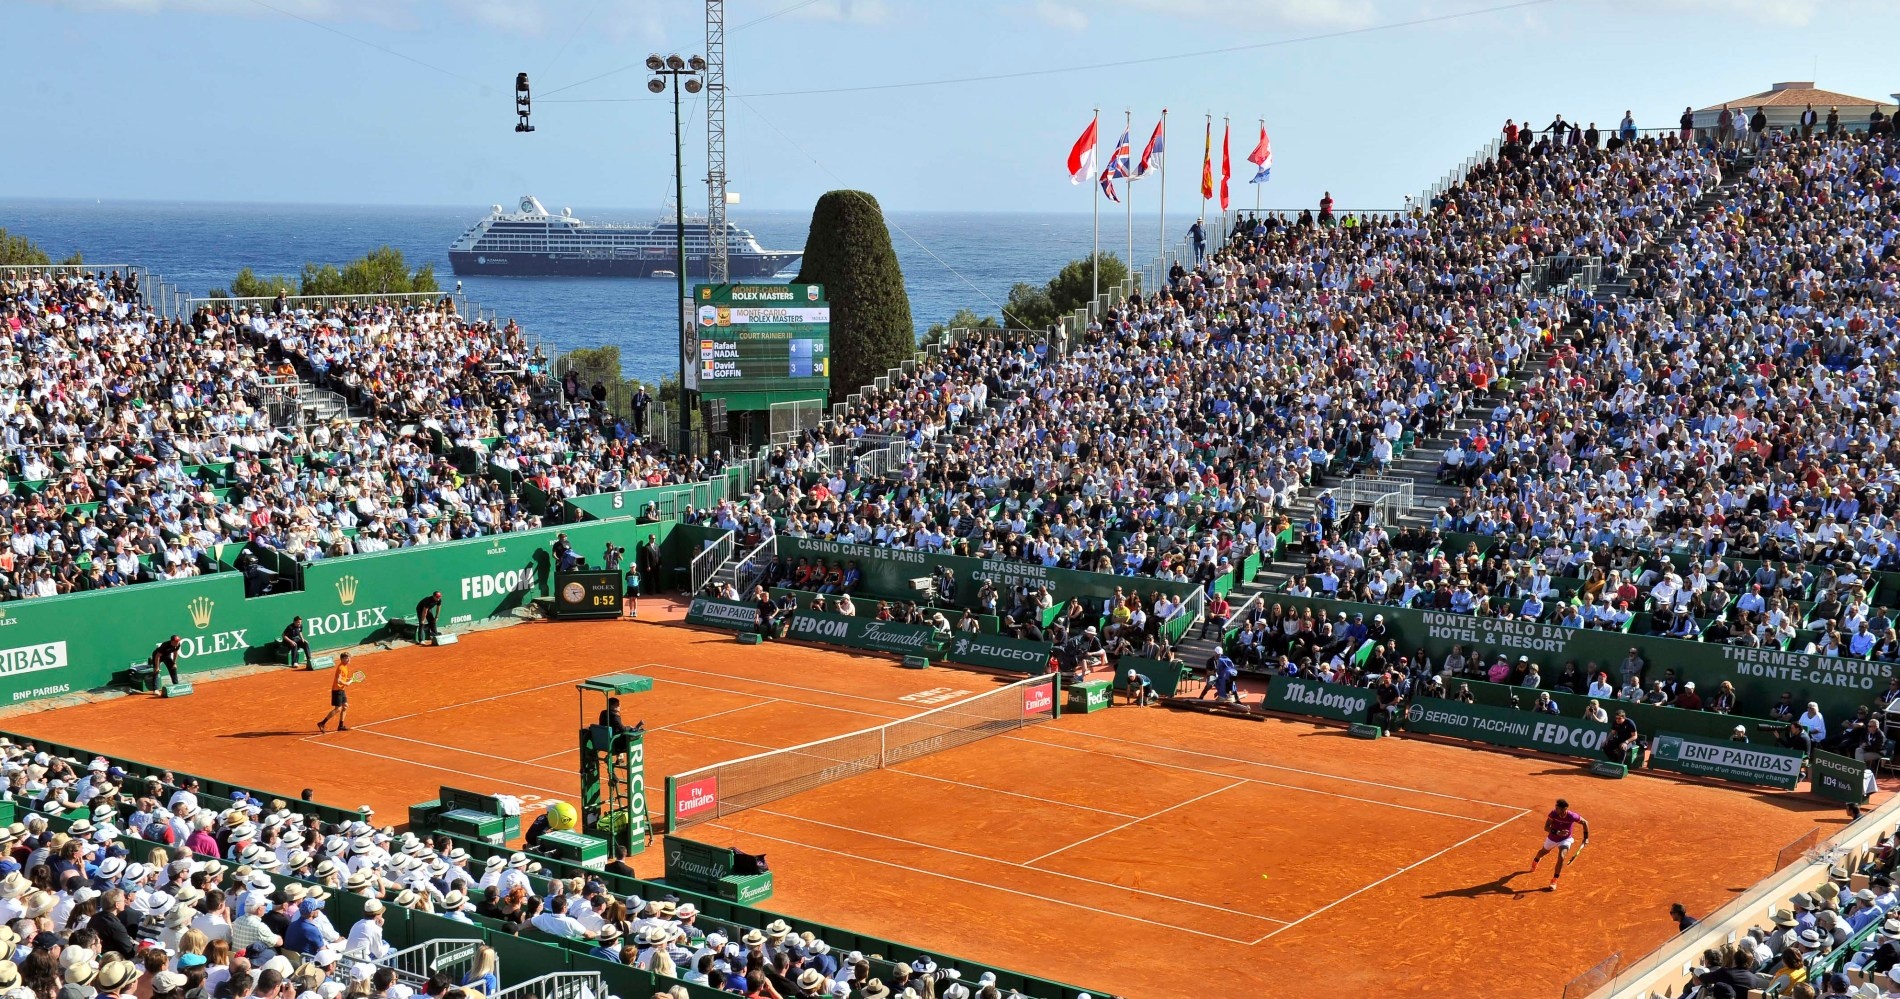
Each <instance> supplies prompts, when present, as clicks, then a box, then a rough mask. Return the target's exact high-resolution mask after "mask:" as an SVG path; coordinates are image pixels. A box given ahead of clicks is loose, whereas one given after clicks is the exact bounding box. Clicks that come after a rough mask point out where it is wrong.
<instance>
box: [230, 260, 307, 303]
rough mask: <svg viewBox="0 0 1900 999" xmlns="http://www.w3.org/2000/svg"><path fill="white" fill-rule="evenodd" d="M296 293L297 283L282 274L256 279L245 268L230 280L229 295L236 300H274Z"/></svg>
mask: <svg viewBox="0 0 1900 999" xmlns="http://www.w3.org/2000/svg"><path fill="white" fill-rule="evenodd" d="M296 293H297V282H296V281H295V280H293V279H292V278H289V277H286V276H285V275H282V274H273V275H271V276H270V277H258V276H257V275H256V274H253V273H252V272H251V269H250V268H249V267H246V268H244V269H243V270H241V271H238V273H237V277H234V278H232V279H231V294H232V295H233V296H235V297H237V298H276V297H277V296H278V295H295V294H296Z"/></svg>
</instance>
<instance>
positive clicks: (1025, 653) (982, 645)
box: [943, 634, 1055, 674]
mask: <svg viewBox="0 0 1900 999" xmlns="http://www.w3.org/2000/svg"><path fill="white" fill-rule="evenodd" d="M1054 647H1055V646H1054V645H1052V644H1051V643H1049V642H1029V641H1024V640H1023V639H1020V638H1010V637H1009V636H1007V635H968V634H958V635H956V636H955V637H953V638H951V639H950V641H949V642H947V643H945V644H944V647H943V656H944V658H945V659H948V660H950V661H951V662H959V663H966V664H968V665H971V666H987V667H989V668H990V669H1005V670H1009V671H1010V672H1012V673H1031V674H1035V673H1047V672H1049V670H1050V666H1049V656H1050V654H1051V650H1052V649H1053V648H1054Z"/></svg>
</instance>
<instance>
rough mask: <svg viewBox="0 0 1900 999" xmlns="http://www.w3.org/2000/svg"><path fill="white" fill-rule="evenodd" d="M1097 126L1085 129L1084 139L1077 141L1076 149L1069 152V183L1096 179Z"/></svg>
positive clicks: (1091, 123)
mask: <svg viewBox="0 0 1900 999" xmlns="http://www.w3.org/2000/svg"><path fill="white" fill-rule="evenodd" d="M1095 125H1096V123H1095V122H1094V121H1091V122H1089V127H1088V128H1086V129H1083V131H1082V137H1081V138H1079V139H1077V140H1075V146H1074V148H1071V149H1070V150H1069V183H1071V184H1081V183H1086V182H1087V181H1089V180H1092V179H1094V177H1095Z"/></svg>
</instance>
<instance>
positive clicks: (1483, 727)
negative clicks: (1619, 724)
mask: <svg viewBox="0 0 1900 999" xmlns="http://www.w3.org/2000/svg"><path fill="white" fill-rule="evenodd" d="M1405 730H1406V731H1408V732H1417V733H1420V734H1423V735H1449V736H1453V737H1456V738H1459V739H1470V740H1472V741H1474V742H1488V743H1490V744H1492V745H1494V746H1509V747H1510V748H1512V749H1534V750H1537V751H1538V752H1542V753H1556V754H1557V755H1559V756H1578V757H1600V756H1602V755H1603V744H1604V742H1606V741H1607V740H1608V739H1609V737H1610V726H1608V725H1603V724H1599V723H1597V722H1586V721H1579V720H1577V719H1574V718H1565V717H1563V716H1561V715H1547V714H1541V713H1537V712H1532V711H1519V710H1515V709H1512V708H1493V707H1488V706H1486V705H1483V704H1464V703H1461V702H1458V701H1440V700H1422V701H1413V702H1412V703H1411V704H1410V705H1409V706H1408V707H1407V708H1406V709H1405Z"/></svg>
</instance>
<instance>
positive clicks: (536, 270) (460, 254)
mask: <svg viewBox="0 0 1900 999" xmlns="http://www.w3.org/2000/svg"><path fill="white" fill-rule="evenodd" d="M520 207H521V210H520V211H518V212H504V211H502V209H501V206H500V205H495V206H494V207H492V208H491V209H489V212H488V217H487V218H485V219H482V220H481V221H479V222H477V223H475V224H474V225H473V226H471V227H469V230H468V231H467V232H465V233H463V234H462V235H461V236H460V237H459V238H457V239H456V240H455V242H453V243H451V244H449V266H450V267H452V268H453V269H454V270H455V273H457V274H460V275H473V274H499V275H518V276H523V277H531V276H537V275H561V276H563V277H655V276H663V277H671V276H673V275H674V274H675V273H676V272H677V269H678V266H679V265H678V261H677V259H676V257H677V254H678V247H677V246H676V245H675V242H676V241H675V231H674V227H673V221H672V220H671V219H665V220H662V221H659V222H655V223H653V224H652V225H636V224H629V223H598V222H583V221H581V220H580V219H577V218H575V217H574V213H573V212H572V211H571V210H569V209H566V208H563V209H561V213H560V214H559V215H555V214H553V213H551V212H549V211H548V210H547V209H546V208H543V207H542V206H541V202H540V201H538V200H536V199H535V198H534V196H533V195H529V196H528V197H524V198H522V199H521V205H520ZM709 236H710V233H709V230H708V228H707V225H706V220H705V219H703V218H700V219H694V218H691V217H688V218H687V219H686V274H687V276H688V277H704V276H706V270H707V268H706V257H707V254H708V252H709V251H710V249H711V242H710V239H709ZM802 255H803V253H802V251H792V250H766V249H762V248H761V247H760V246H759V241H758V240H757V239H755V238H754V237H753V235H752V234H751V233H750V232H747V231H746V230H744V229H741V228H739V227H738V226H736V225H733V224H732V223H730V222H728V223H726V270H727V274H728V276H729V277H731V278H732V279H733V280H739V279H742V278H769V277H772V276H773V275H775V274H777V273H779V272H780V271H783V270H785V269H786V268H787V267H789V266H791V265H792V264H794V263H796V262H797V261H798V258H799V257H800V256H802Z"/></svg>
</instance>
